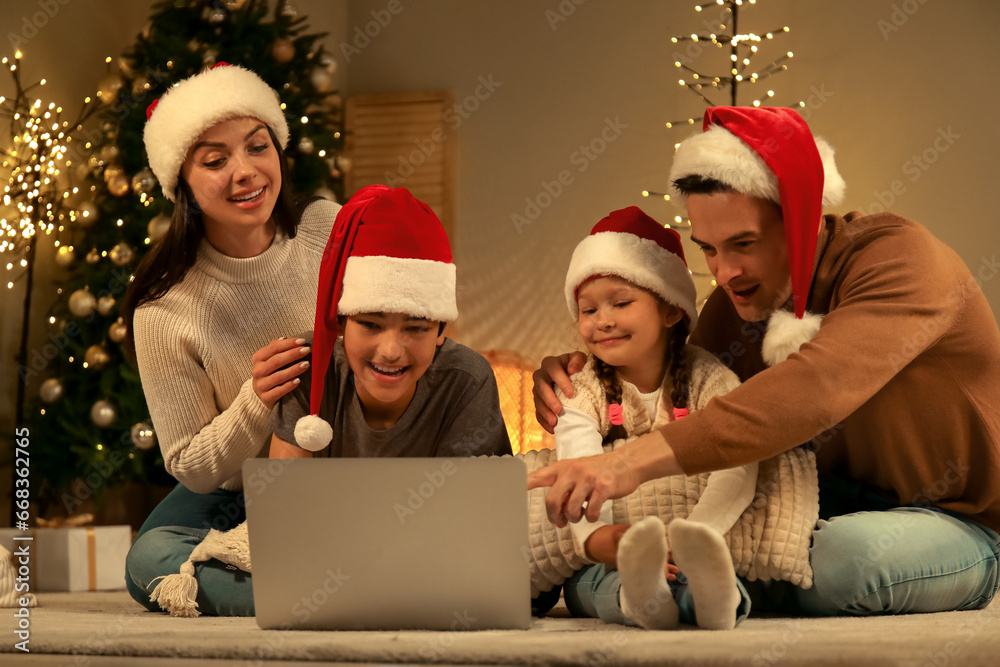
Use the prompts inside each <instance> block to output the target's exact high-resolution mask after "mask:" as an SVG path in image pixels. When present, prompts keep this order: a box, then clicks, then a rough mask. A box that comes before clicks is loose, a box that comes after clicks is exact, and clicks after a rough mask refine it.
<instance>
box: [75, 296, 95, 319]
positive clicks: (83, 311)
mask: <svg viewBox="0 0 1000 667" xmlns="http://www.w3.org/2000/svg"><path fill="white" fill-rule="evenodd" d="M96 307H97V299H96V298H94V295H93V294H91V293H90V290H88V289H78V290H76V291H75V292H73V293H72V294H70V295H69V312H71V313H73V314H74V315H76V316H77V317H88V316H89V315H90V314H91V313H93V312H94V308H96Z"/></svg>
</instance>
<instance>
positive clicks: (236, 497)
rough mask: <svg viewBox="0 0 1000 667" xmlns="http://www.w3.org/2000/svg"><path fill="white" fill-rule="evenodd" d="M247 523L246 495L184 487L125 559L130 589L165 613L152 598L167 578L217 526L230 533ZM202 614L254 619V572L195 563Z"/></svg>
mask: <svg viewBox="0 0 1000 667" xmlns="http://www.w3.org/2000/svg"><path fill="white" fill-rule="evenodd" d="M245 520H246V510H245V508H244V503H243V493H242V492H239V491H224V490H222V489H217V490H215V491H213V492H212V493H205V494H201V493H194V492H193V491H189V490H188V489H187V488H185V487H184V486H183V485H181V484H178V485H177V487H176V488H174V490H173V491H171V492H170V494H169V495H168V496H167V497H166V498H164V499H163V501H162V502H161V503H160V504H159V505H157V506H156V509H154V510H153V511H152V513H150V515H149V518H147V519H146V522H145V523H144V524H142V528H140V529H139V535H138V537H137V538H136V540H135V542H134V543H133V544H132V548H131V550H129V552H128V557H127V558H126V560H125V572H126V577H125V585H126V588H128V592H129V594H131V596H132V598H133V599H134V600H135V601H136V602H138V603H139V604H141V605H143V606H144V607H146V608H147V609H149V610H150V611H162V610H161V609H160V605H159V604H157V603H156V602H151V601H150V599H149V594H150V592H152V590H153V589H154V588H155V587H156V584H157V583H158V582H154V581H153V580H154V579H156V577H160V576H163V575H167V574H177V573H178V572H179V571H180V567H181V565H183V564H184V562H185V561H186V560H187V559H188V557H190V556H191V552H192V551H193V550H194V548H195V547H196V546H198V544H199V543H200V542H201V541H202V539H204V537H205V536H206V535H208V531H209V530H210V529H212V528H215V529H216V530H220V531H223V532H225V531H227V530H230V529H232V528H235V527H236V526H238V525H239V524H241V523H243V522H244V521H245ZM194 566H195V579H197V581H198V597H197V602H198V611H200V612H201V613H202V614H207V615H210V616H253V615H254V606H253V585H252V582H251V579H250V574H249V573H248V572H243V571H242V570H239V569H237V568H234V567H232V566H228V565H225V564H224V563H222V562H220V561H217V560H209V561H206V562H203V563H195V564H194Z"/></svg>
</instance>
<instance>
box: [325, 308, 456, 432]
mask: <svg viewBox="0 0 1000 667" xmlns="http://www.w3.org/2000/svg"><path fill="white" fill-rule="evenodd" d="M440 328H441V327H440V326H439V323H438V322H432V321H431V320H426V319H422V318H418V317H411V316H409V315H402V314H399V313H367V314H363V315H349V316H348V317H347V321H346V322H345V323H344V327H343V330H344V352H345V353H346V355H347V363H348V364H349V365H350V367H351V370H352V371H353V372H354V387H355V389H356V390H357V392H358V398H359V399H361V404H362V407H363V408H364V413H365V418H366V420H368V423H369V425H372V424H373V422H378V423H379V425H380V426H381V427H382V428H388V427H389V426H391V425H392V424H394V423H395V422H396V421H397V420H398V419H399V417H401V416H402V415H403V412H404V411H405V410H406V408H407V406H408V405H409V404H410V401H411V400H412V399H413V394H414V393H415V392H416V389H417V380H419V379H420V378H421V377H422V376H423V374H424V373H425V372H426V371H427V369H428V368H429V367H430V365H431V362H432V361H434V353H435V352H436V351H437V346H438V345H441V344H442V343H444V333H443V332H442V333H439V329H440Z"/></svg>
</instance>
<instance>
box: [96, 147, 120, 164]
mask: <svg viewBox="0 0 1000 667" xmlns="http://www.w3.org/2000/svg"><path fill="white" fill-rule="evenodd" d="M119 155H121V151H120V150H118V146H116V145H115V144H106V145H104V146H102V147H101V159H102V160H104V161H105V162H114V161H115V159H116V158H117V157H118V156H119ZM110 168H111V167H108V169H110ZM118 169H121V167H118Z"/></svg>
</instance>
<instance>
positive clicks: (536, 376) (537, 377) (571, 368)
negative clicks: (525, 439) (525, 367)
mask: <svg viewBox="0 0 1000 667" xmlns="http://www.w3.org/2000/svg"><path fill="white" fill-rule="evenodd" d="M585 363H587V355H585V354H584V353H582V352H571V353H569V354H563V355H561V356H558V357H545V358H544V359H542V366H541V368H539V369H538V370H537V371H535V372H534V373H533V374H532V376H531V377H532V379H533V380H534V381H535V387H534V389H533V390H532V393H534V395H535V419H537V420H538V423H539V424H541V426H542V428H544V429H545V430H546V431H548V432H549V433H552V429H553V428H554V427H555V425H556V415H557V414H559V413H560V412H561V411H562V404H561V403H560V402H559V399H558V398H556V393H555V392H554V391H553V390H552V384H553V383H555V384H557V385H559V388H560V389H562V392H563V393H564V394H566V395H567V396H572V395H573V383H572V382H570V379H569V376H570V375H573V374H574V373H579V372H580V371H581V370H583V365H584V364H585Z"/></svg>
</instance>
